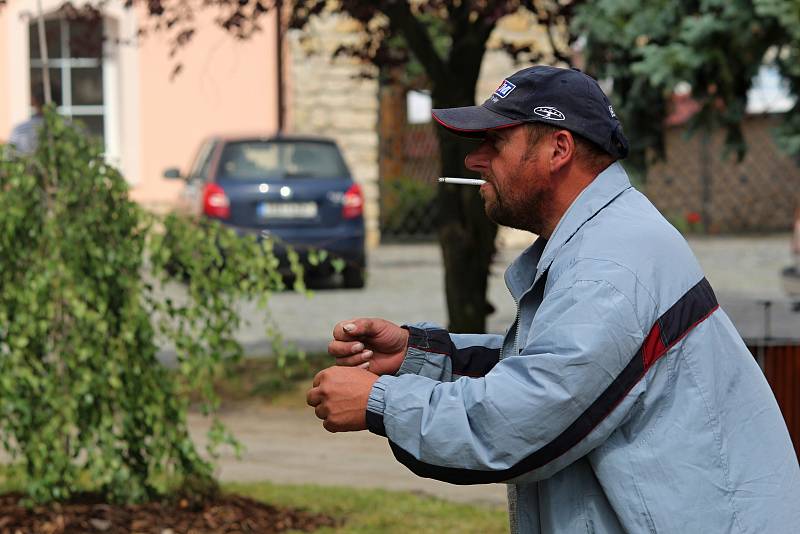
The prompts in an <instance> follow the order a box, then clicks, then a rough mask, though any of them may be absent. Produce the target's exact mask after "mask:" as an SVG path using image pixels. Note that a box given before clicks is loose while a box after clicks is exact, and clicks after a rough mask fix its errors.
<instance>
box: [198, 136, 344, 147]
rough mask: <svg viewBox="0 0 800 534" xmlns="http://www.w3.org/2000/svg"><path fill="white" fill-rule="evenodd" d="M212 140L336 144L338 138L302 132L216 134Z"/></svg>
mask: <svg viewBox="0 0 800 534" xmlns="http://www.w3.org/2000/svg"><path fill="white" fill-rule="evenodd" d="M209 139H210V140H212V141H216V142H221V143H241V142H246V141H278V142H280V141H296V142H311V143H330V144H333V145H335V144H336V140H335V139H333V138H331V137H323V136H320V135H301V134H227V135H214V136H211V137H210V138H209Z"/></svg>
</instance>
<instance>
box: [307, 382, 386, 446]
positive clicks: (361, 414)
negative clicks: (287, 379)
mask: <svg viewBox="0 0 800 534" xmlns="http://www.w3.org/2000/svg"><path fill="white" fill-rule="evenodd" d="M377 379H378V376H377V375H375V374H372V373H370V372H369V371H367V370H364V369H360V368H358V367H340V366H337V367H329V368H328V369H324V370H322V371H320V372H319V373H317V376H315V377H314V386H313V387H312V388H311V389H310V390H309V391H308V394H307V395H306V402H308V405H309V406H312V407H313V408H314V412H315V413H316V414H317V417H319V418H320V419H322V420H323V423H322V426H323V427H325V430H327V431H328V432H348V431H352V430H366V428H367V400H368V399H369V392H370V391H371V390H372V384H373V383H375V381H376V380H377Z"/></svg>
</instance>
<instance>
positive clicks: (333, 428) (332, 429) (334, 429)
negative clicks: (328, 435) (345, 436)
mask: <svg viewBox="0 0 800 534" xmlns="http://www.w3.org/2000/svg"><path fill="white" fill-rule="evenodd" d="M322 427H323V428H324V429H325V430H327V431H328V432H338V431H339V429H338V427H337V426H336V425H335V424H333V423H331V422H330V421H329V420H328V419H325V420H324V421H322Z"/></svg>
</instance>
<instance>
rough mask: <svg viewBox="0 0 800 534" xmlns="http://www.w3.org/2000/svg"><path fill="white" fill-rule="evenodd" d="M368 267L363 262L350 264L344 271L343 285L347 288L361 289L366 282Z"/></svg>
mask: <svg viewBox="0 0 800 534" xmlns="http://www.w3.org/2000/svg"><path fill="white" fill-rule="evenodd" d="M366 275H367V268H366V266H365V265H364V264H362V263H357V264H354V265H351V264H348V265H347V266H346V267H345V268H344V270H343V271H342V285H343V286H344V287H345V288H346V289H361V288H362V287H364V285H365V282H366Z"/></svg>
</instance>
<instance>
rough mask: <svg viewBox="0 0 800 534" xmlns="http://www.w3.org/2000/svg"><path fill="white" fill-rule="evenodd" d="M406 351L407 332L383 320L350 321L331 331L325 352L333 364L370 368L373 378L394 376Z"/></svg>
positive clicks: (339, 324)
mask: <svg viewBox="0 0 800 534" xmlns="http://www.w3.org/2000/svg"><path fill="white" fill-rule="evenodd" d="M406 349H408V330H406V329H405V328H400V327H399V326H397V325H396V324H394V323H391V322H389V321H386V320H384V319H352V320H349V321H342V322H340V323H338V324H337V325H336V326H335V327H334V328H333V341H331V342H330V343H329V344H328V353H329V354H330V355H331V356H334V357H335V358H336V365H344V366H349V367H356V366H358V367H361V368H363V369H369V371H370V372H372V373H375V374H376V375H387V374H395V373H396V372H397V370H398V369H400V366H401V365H402V364H403V359H404V358H405V356H406Z"/></svg>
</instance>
